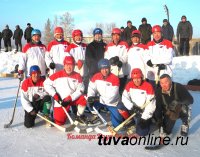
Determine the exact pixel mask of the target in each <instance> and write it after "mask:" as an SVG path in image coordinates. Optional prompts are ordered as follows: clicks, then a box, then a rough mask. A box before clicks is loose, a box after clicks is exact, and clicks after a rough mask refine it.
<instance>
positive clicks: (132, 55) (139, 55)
mask: <svg viewBox="0 0 200 157" xmlns="http://www.w3.org/2000/svg"><path fill="white" fill-rule="evenodd" d="M140 39H141V33H140V31H139V30H134V31H133V32H132V35H131V40H132V43H133V44H132V46H131V47H130V49H129V50H128V63H127V67H128V74H129V75H128V78H131V71H132V69H134V68H140V69H141V70H142V73H143V74H144V75H145V74H146V63H145V55H146V49H147V47H146V45H143V44H141V43H140ZM144 77H146V76H144Z"/></svg>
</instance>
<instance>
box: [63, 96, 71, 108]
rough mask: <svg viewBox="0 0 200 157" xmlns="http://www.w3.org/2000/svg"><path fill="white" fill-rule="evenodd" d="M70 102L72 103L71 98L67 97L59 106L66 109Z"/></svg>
mask: <svg viewBox="0 0 200 157" xmlns="http://www.w3.org/2000/svg"><path fill="white" fill-rule="evenodd" d="M71 102H72V98H71V96H68V97H66V98H64V99H63V101H62V102H61V105H62V106H63V107H67V106H68V105H70V103H71Z"/></svg>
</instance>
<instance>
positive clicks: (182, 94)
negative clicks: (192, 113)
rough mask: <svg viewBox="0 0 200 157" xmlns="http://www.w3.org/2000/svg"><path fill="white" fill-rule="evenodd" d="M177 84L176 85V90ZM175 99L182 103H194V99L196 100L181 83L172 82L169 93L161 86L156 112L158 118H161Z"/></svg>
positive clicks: (158, 92) (157, 95)
mask: <svg viewBox="0 0 200 157" xmlns="http://www.w3.org/2000/svg"><path fill="white" fill-rule="evenodd" d="M175 86H176V90H175ZM175 92H176V93H175ZM163 98H164V100H163ZM176 99H178V100H176ZM173 100H176V101H178V102H180V103H181V104H182V105H189V104H193V101H194V100H193V97H192V96H191V94H190V93H189V92H188V90H187V89H186V88H185V87H184V86H183V85H181V84H180V83H176V82H172V87H171V89H170V92H169V94H167V93H163V92H162V89H161V88H159V89H158V90H157V91H156V112H155V113H156V114H155V115H156V119H159V118H161V116H162V113H165V112H166V111H167V109H168V107H169V105H170V104H171V102H172V101H173ZM164 101H165V102H164Z"/></svg>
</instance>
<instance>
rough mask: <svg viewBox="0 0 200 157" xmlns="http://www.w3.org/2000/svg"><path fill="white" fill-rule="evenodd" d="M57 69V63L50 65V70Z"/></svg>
mask: <svg viewBox="0 0 200 157" xmlns="http://www.w3.org/2000/svg"><path fill="white" fill-rule="evenodd" d="M55 67H56V64H55V63H53V62H52V63H50V64H49V68H50V69H52V70H53V69H55Z"/></svg>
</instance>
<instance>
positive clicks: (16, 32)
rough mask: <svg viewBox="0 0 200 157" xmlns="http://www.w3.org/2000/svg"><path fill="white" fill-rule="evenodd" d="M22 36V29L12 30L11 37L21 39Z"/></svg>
mask: <svg viewBox="0 0 200 157" xmlns="http://www.w3.org/2000/svg"><path fill="white" fill-rule="evenodd" d="M22 36H23V31H22V29H20V28H17V29H16V30H15V31H14V35H13V39H15V40H21V39H22Z"/></svg>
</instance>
